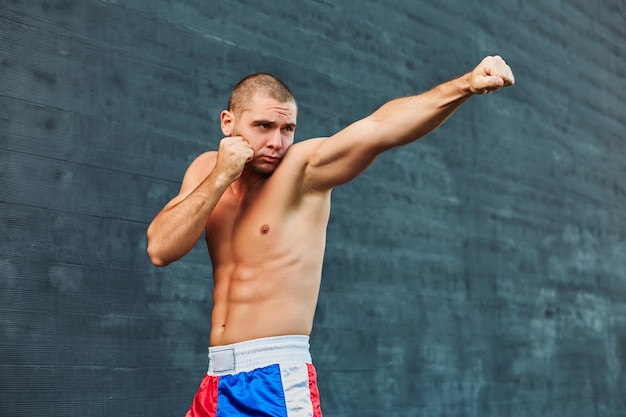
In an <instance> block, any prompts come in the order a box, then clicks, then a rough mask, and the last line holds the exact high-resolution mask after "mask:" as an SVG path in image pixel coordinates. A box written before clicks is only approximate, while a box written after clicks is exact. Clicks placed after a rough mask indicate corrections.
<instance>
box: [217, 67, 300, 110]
mask: <svg viewBox="0 0 626 417" xmlns="http://www.w3.org/2000/svg"><path fill="white" fill-rule="evenodd" d="M259 92H261V93H265V94H267V95H268V96H270V97H271V98H273V99H275V100H278V101H280V102H281V103H286V102H288V101H292V102H293V103H294V104H296V98H295V97H294V96H293V93H292V92H291V90H290V89H289V87H287V85H286V84H285V83H284V82H282V81H281V80H279V79H278V78H277V77H275V76H273V75H271V74H267V73H263V72H260V73H257V74H252V75H248V76H247V77H245V78H244V79H243V80H241V81H239V82H238V83H237V85H236V86H235V88H233V91H232V93H231V94H230V98H229V100H228V110H229V111H232V112H234V113H241V112H243V111H245V110H246V109H247V107H246V106H247V103H248V102H250V101H251V100H252V97H254V95H255V94H256V93H259Z"/></svg>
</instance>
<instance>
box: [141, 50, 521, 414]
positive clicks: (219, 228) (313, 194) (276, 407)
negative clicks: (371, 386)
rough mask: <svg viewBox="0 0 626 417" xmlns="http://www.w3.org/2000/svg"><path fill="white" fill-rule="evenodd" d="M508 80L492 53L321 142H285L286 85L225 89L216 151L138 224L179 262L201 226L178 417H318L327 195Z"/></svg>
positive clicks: (159, 259)
mask: <svg viewBox="0 0 626 417" xmlns="http://www.w3.org/2000/svg"><path fill="white" fill-rule="evenodd" d="M513 83H514V77H513V74H512V72H511V69H510V68H509V67H508V65H507V64H506V63H505V62H504V60H503V59H502V58H500V57H499V56H495V57H487V58H485V59H484V60H482V62H480V64H479V65H478V66H477V67H476V68H474V69H473V70H472V71H471V72H469V73H467V74H465V75H463V76H461V77H459V78H456V79H454V80H451V81H448V82H446V83H443V84H441V85H439V86H437V87H435V88H433V89H432V90H430V91H427V92H425V93H422V94H420V95H416V96H412V97H404V98H398V99H395V100H392V101H390V102H388V103H386V104H384V105H383V106H382V107H380V108H379V109H378V110H377V111H376V112H374V113H373V114H371V115H370V116H368V117H366V118H364V119H362V120H360V121H357V122H355V123H353V124H352V125H350V126H348V127H346V128H345V129H343V130H342V131H340V132H339V133H337V134H335V135H333V136H332V137H328V138H317V139H310V140H306V141H302V142H299V143H297V144H293V141H294V132H295V129H296V116H297V111H298V109H297V106H296V101H295V99H294V97H293V95H292V94H291V92H290V91H289V89H288V88H287V87H286V86H285V85H284V84H283V83H282V82H281V81H279V80H278V79H276V78H275V77H273V76H271V75H268V74H255V75H252V76H249V77H247V78H245V79H244V80H242V81H241V82H240V83H239V84H237V86H236V87H235V88H234V90H233V92H232V95H231V98H230V101H229V103H228V110H224V111H223V112H222V113H221V116H220V121H221V128H222V132H223V133H224V136H226V137H225V138H224V139H222V141H221V142H220V145H219V149H218V150H217V152H206V153H204V154H202V155H200V156H199V157H198V158H197V159H196V160H195V161H194V162H193V163H192V164H191V165H190V166H189V168H188V170H187V172H186V174H185V177H184V179H183V182H182V186H181V188H180V193H179V194H178V195H177V196H176V197H175V198H174V199H173V200H171V201H170V202H169V203H168V204H167V205H166V206H165V207H164V208H163V210H162V211H161V212H160V213H159V214H158V215H157V216H156V218H155V219H154V220H153V222H152V224H151V225H150V227H149V228H148V254H149V256H150V259H151V260H152V262H153V263H154V265H156V266H165V265H168V264H169V263H171V262H174V261H176V260H177V259H180V258H181V257H183V256H184V255H185V254H186V253H187V252H189V251H190V250H191V248H192V247H193V246H194V245H195V243H196V242H197V241H198V239H199V238H200V236H201V235H202V234H203V233H205V234H206V242H207V246H208V249H209V254H210V257H211V261H212V265H213V278H214V293H213V302H214V307H213V313H212V317H211V336H210V347H209V371H208V373H207V375H206V376H205V378H204V380H203V382H202V385H201V387H200V390H199V391H198V393H197V395H196V397H195V399H194V403H193V405H192V407H191V409H190V411H189V413H188V416H209V415H210V416H212V415H215V413H216V410H217V413H218V415H220V413H222V414H221V415H229V416H230V415H243V416H246V415H260V414H258V413H259V412H261V411H262V412H264V413H267V414H263V415H272V416H274V415H276V416H286V415H288V416H321V411H320V407H319V396H318V393H317V385H316V379H315V370H314V368H313V366H312V365H311V358H310V355H309V350H308V348H309V344H308V336H309V334H310V332H311V328H312V325H313V316H314V313H315V306H316V303H317V297H318V292H319V288H320V280H321V272H322V260H323V256H324V247H325V239H326V227H327V223H328V218H329V212H330V194H331V190H332V189H333V188H334V187H335V186H338V185H341V184H344V183H346V182H348V181H350V180H352V179H353V178H355V177H356V176H357V175H359V174H360V173H361V172H362V171H363V170H364V169H366V168H367V167H368V166H369V165H370V164H371V163H372V162H373V161H374V159H375V158H376V157H377V156H378V155H379V154H380V153H382V152H384V151H386V150H388V149H391V148H394V147H397V146H401V145H405V144H407V143H410V142H413V141H415V140H417V139H419V138H420V137H422V136H424V135H426V134H428V133H429V132H431V131H432V130H434V129H435V128H436V127H438V126H439V125H440V124H441V123H443V122H444V121H445V120H446V119H447V118H448V117H449V116H450V115H451V114H452V113H453V112H454V111H455V110H456V109H457V108H459V106H461V104H463V103H464V102H465V101H467V100H468V99H469V98H470V97H472V96H473V95H474V94H484V93H488V92H491V91H495V90H498V89H499V88H501V87H503V86H508V85H513ZM243 387H245V389H243ZM254 410H258V411H256V414H255V411H254Z"/></svg>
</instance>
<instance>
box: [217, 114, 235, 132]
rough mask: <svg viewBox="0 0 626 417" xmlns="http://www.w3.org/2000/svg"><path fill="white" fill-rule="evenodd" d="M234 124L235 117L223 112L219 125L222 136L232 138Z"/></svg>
mask: <svg viewBox="0 0 626 417" xmlns="http://www.w3.org/2000/svg"><path fill="white" fill-rule="evenodd" d="M234 123H235V115H234V114H233V113H232V112H231V111H228V110H223V111H222V113H221V114H220V125H221V127H222V133H223V134H224V136H232V134H233V125H234Z"/></svg>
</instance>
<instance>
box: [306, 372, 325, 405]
mask: <svg viewBox="0 0 626 417" xmlns="http://www.w3.org/2000/svg"><path fill="white" fill-rule="evenodd" d="M307 368H308V369H309V392H310V393H311V404H312V405H313V417H322V408H321V407H320V393H319V391H318V389H317V373H316V372H315V368H314V367H313V365H312V364H310V363H307Z"/></svg>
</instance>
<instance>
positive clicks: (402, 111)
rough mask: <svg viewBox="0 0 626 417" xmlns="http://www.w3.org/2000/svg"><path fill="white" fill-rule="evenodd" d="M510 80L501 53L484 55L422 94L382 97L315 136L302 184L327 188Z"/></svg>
mask: <svg viewBox="0 0 626 417" xmlns="http://www.w3.org/2000/svg"><path fill="white" fill-rule="evenodd" d="M514 82H515V81H514V77H513V73H512V72H511V69H510V68H509V67H508V65H506V63H505V62H504V60H503V59H502V58H500V57H499V56H495V57H487V58H485V59H484V60H483V61H482V62H481V63H480V64H479V65H478V66H477V67H476V68H475V69H474V70H473V71H472V72H470V73H467V74H465V75H463V76H461V77H459V78H456V79H454V80H451V81H448V82H446V83H443V84H441V85H439V86H437V87H435V88H433V89H431V90H429V91H427V92H425V93H422V94H419V95H416V96H412V97H403V98H398V99H395V100H392V101H389V102H387V103H386V104H384V105H383V106H382V107H380V108H379V109H378V110H377V111H375V112H374V113H373V114H372V115H370V116H368V117H366V118H365V119H362V120H360V121H358V122H355V123H353V124H352V125H350V126H348V127H347V128H345V129H343V130H342V131H340V132H339V133H337V134H335V135H334V136H332V137H330V138H327V139H325V140H320V141H318V143H317V145H316V146H315V148H314V150H313V152H312V153H311V157H310V158H309V162H308V165H307V171H306V174H305V178H306V182H307V186H308V187H309V188H311V189H317V190H326V189H330V188H332V187H334V186H336V185H340V184H343V183H346V182H348V181H350V180H352V179H354V178H355V177H356V176H357V175H359V174H360V173H361V172H362V171H363V170H364V169H365V168H367V166H369V165H370V164H371V163H372V162H373V161H374V159H375V158H376V157H377V156H378V155H379V154H380V153H382V152H384V151H386V150H388V149H391V148H394V147H397V146H402V145H405V144H407V143H410V142H413V141H415V140H417V139H419V138H421V137H423V136H424V135H426V134H428V133H430V132H431V131H433V130H434V129H436V128H437V127H438V126H439V125H441V124H442V123H443V122H444V121H445V120H446V119H447V118H448V117H449V116H450V115H451V114H452V113H453V112H454V111H455V110H456V109H458V108H459V107H460V106H461V105H462V104H463V103H464V102H465V101H467V100H468V99H469V98H470V97H471V96H472V95H474V94H484V93H487V92H491V91H495V90H497V89H499V88H501V87H503V86H507V85H513V83H514Z"/></svg>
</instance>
